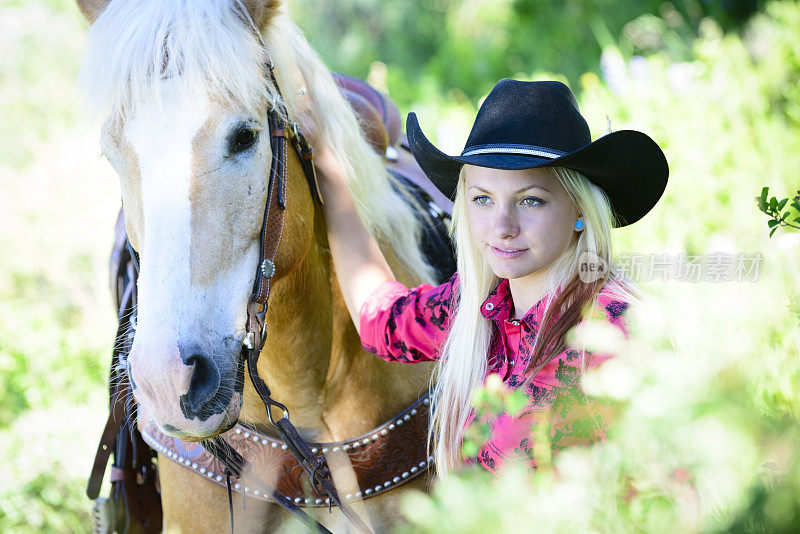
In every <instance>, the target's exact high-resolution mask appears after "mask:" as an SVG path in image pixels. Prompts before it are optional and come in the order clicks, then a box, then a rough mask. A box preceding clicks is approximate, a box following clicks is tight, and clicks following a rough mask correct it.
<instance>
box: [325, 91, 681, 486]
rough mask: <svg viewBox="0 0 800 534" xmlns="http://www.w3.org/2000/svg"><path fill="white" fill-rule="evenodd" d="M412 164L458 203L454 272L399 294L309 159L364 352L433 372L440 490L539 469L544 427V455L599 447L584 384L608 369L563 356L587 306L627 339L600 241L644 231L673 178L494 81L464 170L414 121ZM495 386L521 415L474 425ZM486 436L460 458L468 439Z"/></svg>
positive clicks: (557, 109) (576, 120) (538, 96)
mask: <svg viewBox="0 0 800 534" xmlns="http://www.w3.org/2000/svg"><path fill="white" fill-rule="evenodd" d="M407 132H408V138H409V145H410V147H411V150H412V152H413V154H414V156H415V158H416V159H417V161H418V162H419V164H420V166H421V167H422V168H423V170H425V172H426V174H427V175H428V176H429V178H430V179H431V180H432V181H433V183H434V184H435V185H436V186H437V187H438V188H439V189H440V190H441V191H442V192H443V193H444V194H445V195H447V196H448V197H450V198H453V195H455V201H454V202H455V203H454V207H453V226H452V236H453V240H454V242H455V245H456V256H457V265H458V272H457V273H456V274H455V275H454V276H453V277H452V278H451V279H450V280H449V281H447V282H446V283H444V284H442V285H440V286H438V287H432V286H430V285H422V286H419V287H417V288H414V289H408V288H406V287H405V286H403V285H402V284H400V283H399V282H396V281H394V279H393V276H392V272H391V270H390V269H389V267H388V266H387V264H386V262H385V260H384V259H383V257H382V256H381V253H380V251H379V249H378V247H377V245H376V243H375V242H374V241H373V240H372V238H371V237H370V235H369V234H368V233H367V231H366V229H365V227H364V226H363V224H362V223H361V220H360V219H359V217H358V215H357V213H356V209H355V206H354V204H353V200H352V197H351V196H350V194H349V192H348V189H347V186H346V184H345V180H344V177H343V176H342V175H341V172H340V170H339V168H338V167H337V166H336V164H335V162H334V161H333V158H331V157H330V155H329V154H325V153H324V152H323V153H321V154H319V155H318V158H317V167H318V170H319V171H320V175H321V178H322V180H321V187H322V189H323V196H324V197H325V217H326V221H327V224H328V233H329V240H330V247H331V253H332V255H333V261H334V265H335V268H336V272H337V275H338V278H339V283H340V285H341V287H342V291H343V293H344V297H345V300H346V302H347V306H348V309H349V311H350V314H351V316H352V317H353V321H354V323H355V324H356V326H357V328H358V329H359V334H360V336H361V340H362V343H363V345H364V348H365V349H366V350H368V351H370V352H374V353H376V354H377V355H378V356H380V357H381V358H384V359H386V360H389V361H399V362H409V363H414V362H421V361H430V360H438V364H437V367H436V370H435V372H434V375H433V378H432V385H433V395H432V400H433V415H432V418H431V427H430V437H431V443H432V446H433V450H434V451H435V453H434V454H435V459H436V465H437V473H438V475H439V476H446V474H447V473H448V471H450V470H452V469H453V468H455V467H458V466H459V465H461V464H462V463H463V462H464V461H465V460H466V461H477V462H478V463H480V464H481V465H482V466H484V467H486V468H487V469H490V470H493V471H496V470H499V469H500V468H501V467H502V466H503V465H504V464H505V463H506V462H507V461H508V460H509V459H522V460H524V461H527V462H530V463H531V465H533V466H535V465H536V460H535V458H533V455H532V452H531V450H532V444H531V443H530V440H529V437H530V433H531V425H533V424H535V423H537V422H539V421H541V420H542V418H547V420H548V421H549V423H550V425H551V438H552V440H553V442H554V443H553V445H554V447H555V448H559V447H562V446H564V445H566V444H568V443H576V442H577V443H581V442H588V441H591V440H594V439H599V438H602V437H603V435H604V424H603V422H602V420H601V419H600V418H599V416H598V412H597V409H596V407H594V406H592V405H591V403H587V402H586V397H585V395H583V393H582V391H581V389H580V376H581V374H582V372H583V370H585V369H586V368H590V367H594V366H596V365H598V364H599V363H601V362H602V361H603V360H604V359H606V358H607V357H608V356H607V355H604V356H601V355H592V354H589V353H588V352H586V351H583V350H580V349H579V348H577V347H570V346H567V345H566V343H565V334H566V333H567V332H568V331H569V330H570V329H571V328H572V327H573V326H575V325H577V324H578V323H579V322H580V321H581V319H582V317H584V316H585V313H586V312H587V310H588V309H589V308H590V307H594V308H595V309H599V310H601V311H603V312H604V313H605V315H606V317H607V318H608V320H609V321H611V322H612V324H615V325H617V326H619V327H620V328H624V327H623V323H622V312H623V311H624V310H625V308H626V307H627V306H628V303H629V301H630V300H631V298H632V297H631V292H630V287H629V286H628V285H627V284H626V283H625V282H624V281H623V280H622V279H620V278H619V277H618V276H616V275H614V274H612V273H610V272H609V267H608V266H610V265H611V235H610V233H611V229H612V228H613V227H615V226H616V227H620V226H625V225H628V224H632V223H634V222H636V221H637V220H639V219H640V218H642V217H643V216H644V215H645V214H646V213H647V212H648V211H649V210H650V209H651V208H652V207H653V206H654V205H655V203H656V202H657V201H658V199H659V198H660V196H661V194H662V193H663V191H664V189H665V187H666V183H667V175H668V168H667V162H666V160H665V158H664V155H663V153H662V152H661V150H660V149H659V148H658V146H657V145H656V144H655V143H654V142H653V141H652V140H651V139H650V138H649V137H648V136H646V135H645V134H643V133H640V132H636V131H619V132H615V133H612V134H609V135H606V136H604V137H602V138H600V139H598V140H596V141H594V142H591V137H590V134H589V128H588V126H587V124H586V121H585V120H584V118H583V117H582V116H581V114H580V112H579V111H578V107H577V104H576V102H575V98H574V96H573V95H572V93H571V92H570V90H569V88H567V87H566V86H565V85H564V84H562V83H559V82H519V81H513V80H501V81H500V82H499V83H498V84H497V85H496V86H495V87H494V89H492V92H491V93H490V94H489V95H488V96H487V98H486V100H485V101H484V103H483V105H482V106H481V109H480V110H479V112H478V115H477V117H476V119H475V124H474V125H473V128H472V131H471V133H470V135H469V139H468V140H467V144H466V146H465V148H464V150H463V152H462V153H461V155H460V156H448V155H446V154H444V153H442V152H441V151H439V150H438V149H436V147H434V146H433V145H432V144H431V143H430V142H429V141H428V139H427V138H426V137H425V136H424V135H423V134H422V131H421V130H420V127H419V124H418V122H417V119H416V116H415V115H414V114H413V113H412V114H411V115H409V118H408V123H407ZM490 374H498V375H499V376H500V378H501V379H502V381H503V382H504V383H505V384H506V385H507V387H508V388H510V389H521V390H522V391H524V392H525V394H526V395H527V397H528V399H529V402H528V405H527V406H526V408H525V409H523V410H522V411H521V412H520V414H516V415H512V414H505V413H504V414H500V415H497V414H495V415H487V414H481V413H477V414H476V413H474V410H473V409H472V406H471V396H472V394H473V392H474V391H475V389H476V388H477V387H479V386H481V385H482V384H483V383H484V381H485V380H486V378H487V376H488V375H490ZM476 417H477V418H478V420H479V421H481V422H483V423H484V424H487V425H488V426H489V428H491V435H490V437H489V440H488V442H487V443H486V444H485V445H484V446H483V447H482V449H481V450H480V452H479V454H478V456H477V458H467V459H464V458H462V456H461V445H462V441H463V438H464V432H465V429H466V428H467V427H468V426H469V425H470V424H472V423H473V420H474V419H475V418H476Z"/></svg>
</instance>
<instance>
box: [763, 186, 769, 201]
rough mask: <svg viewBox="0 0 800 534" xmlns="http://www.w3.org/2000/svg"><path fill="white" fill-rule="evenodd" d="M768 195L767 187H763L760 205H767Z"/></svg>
mask: <svg viewBox="0 0 800 534" xmlns="http://www.w3.org/2000/svg"><path fill="white" fill-rule="evenodd" d="M768 194H769V187H768V186H765V187H764V188H763V189H761V204H762V205H764V204H766V203H767V195H768Z"/></svg>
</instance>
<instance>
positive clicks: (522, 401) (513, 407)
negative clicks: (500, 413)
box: [506, 390, 528, 415]
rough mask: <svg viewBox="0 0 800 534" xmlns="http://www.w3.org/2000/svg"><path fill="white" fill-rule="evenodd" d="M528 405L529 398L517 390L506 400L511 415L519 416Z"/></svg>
mask: <svg viewBox="0 0 800 534" xmlns="http://www.w3.org/2000/svg"><path fill="white" fill-rule="evenodd" d="M526 404H528V396H527V395H525V394H524V393H523V392H522V391H519V390H515V391H513V392H511V393H510V394H509V395H508V397H507V398H506V410H508V413H510V414H511V415H517V414H518V413H519V411H520V410H522V409H523V408H524V407H525V405H526Z"/></svg>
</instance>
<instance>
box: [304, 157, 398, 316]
mask: <svg viewBox="0 0 800 534" xmlns="http://www.w3.org/2000/svg"><path fill="white" fill-rule="evenodd" d="M318 146H319V150H318V151H317V153H316V154H315V157H314V162H315V166H316V169H317V174H318V176H319V187H320V190H321V192H322V198H323V200H324V203H325V204H324V207H323V211H324V212H325V222H326V224H327V226H328V242H329V244H330V248H331V256H332V257H333V265H334V269H335V270H336V276H337V278H338V279H339V286H340V287H341V289H342V294H343V295H344V300H345V303H346V304H347V310H348V311H349V312H350V317H351V318H352V319H353V324H354V325H355V327H356V329H357V330H358V329H359V323H360V320H359V319H360V317H359V315H360V312H361V307H362V305H363V304H364V301H366V300H367V297H369V296H370V295H371V294H372V293H373V292H374V291H375V290H376V289H377V288H378V286H380V285H381V284H383V283H384V282H386V281H387V280H394V275H393V274H392V270H391V269H390V268H389V264H387V263H386V260H385V259H384V257H383V254H381V251H380V249H379V248H378V244H377V243H376V242H375V240H374V239H373V238H372V236H371V235H370V234H369V232H368V231H367V228H366V226H365V225H364V222H363V221H362V220H361V217H359V215H358V211H357V210H356V205H355V201H354V200H353V197H352V195H351V194H350V190H349V189H348V188H347V183H346V182H345V178H344V176H343V174H342V170H341V168H340V167H339V164H338V163H337V161H336V159H335V158H334V157H333V154H331V152H330V150H328V147H327V146H326V144H325V143H320V144H319V145H318Z"/></svg>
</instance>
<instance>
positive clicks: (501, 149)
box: [461, 144, 566, 159]
mask: <svg viewBox="0 0 800 534" xmlns="http://www.w3.org/2000/svg"><path fill="white" fill-rule="evenodd" d="M479 154H522V155H525V156H539V157H542V158H549V159H555V158H560V157H561V156H563V155H564V154H566V152H562V151H560V150H553V149H552V148H544V147H540V146H533V145H508V144H497V145H478V146H475V147H472V148H470V149H469V150H465V151H464V152H462V153H461V156H462V157H463V156H477V155H479Z"/></svg>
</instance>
